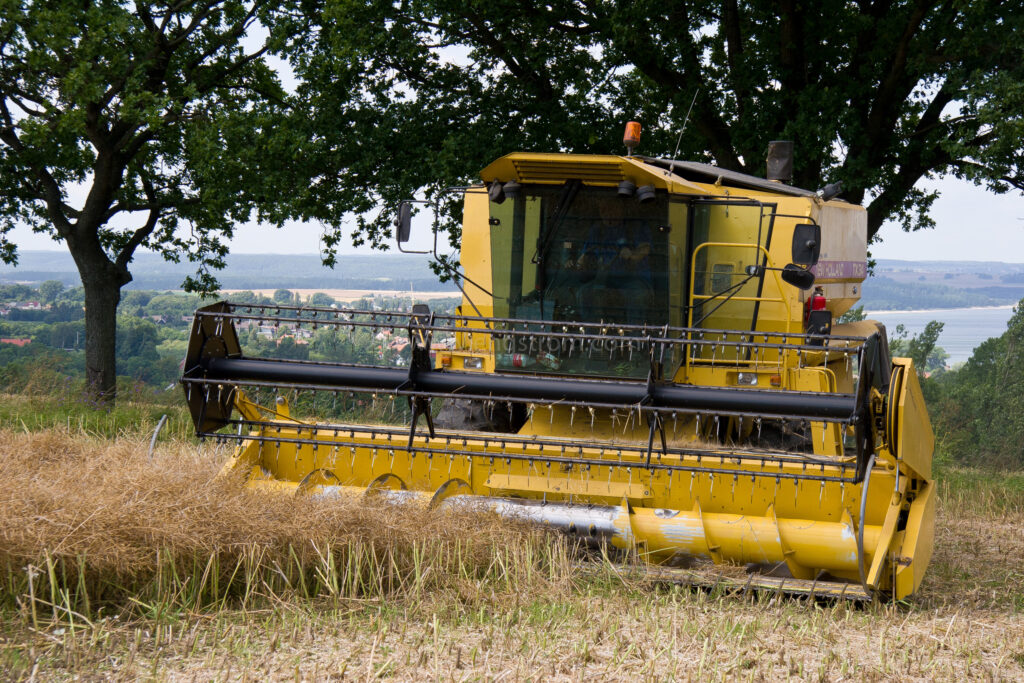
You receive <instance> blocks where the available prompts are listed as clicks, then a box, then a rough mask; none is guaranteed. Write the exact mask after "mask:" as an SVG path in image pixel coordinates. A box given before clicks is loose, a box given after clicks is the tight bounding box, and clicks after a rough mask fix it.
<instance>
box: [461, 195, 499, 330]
mask: <svg viewBox="0 0 1024 683" xmlns="http://www.w3.org/2000/svg"><path fill="white" fill-rule="evenodd" d="M488 216H489V202H488V200H487V193H486V192H484V191H483V190H482V189H481V190H476V191H469V192H466V195H465V205H464V210H463V216H462V255H461V263H462V267H463V269H464V270H465V273H466V275H467V278H466V279H465V280H464V282H463V286H464V287H465V291H466V296H467V297H469V298H470V299H472V301H473V303H474V304H476V307H477V309H479V311H480V314H481V315H484V316H490V315H494V307H493V304H492V302H491V297H490V295H489V294H487V292H489V291H491V287H492V285H491V235H490V224H489V223H488V221H487V219H488ZM470 281H472V282H475V283H477V284H479V285H480V287H482V288H484V289H486V290H487V291H486V292H485V291H483V290H482V289H480V288H478V287H476V286H475V285H473V284H472V283H471V282H470ZM463 307H464V309H465V312H466V315H476V313H475V312H474V309H473V307H472V306H470V305H469V302H468V301H466V300H465V299H464V300H463Z"/></svg>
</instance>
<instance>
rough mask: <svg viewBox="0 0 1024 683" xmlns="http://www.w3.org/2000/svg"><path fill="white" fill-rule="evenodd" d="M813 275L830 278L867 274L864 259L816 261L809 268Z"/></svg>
mask: <svg viewBox="0 0 1024 683" xmlns="http://www.w3.org/2000/svg"><path fill="white" fill-rule="evenodd" d="M811 272H812V273H814V276H815V277H818V278H821V279H824V280H831V279H836V280H838V279H845V278H865V277H867V274H868V264H867V262H866V261H818V263H817V264H815V265H814V266H813V267H812V268H811Z"/></svg>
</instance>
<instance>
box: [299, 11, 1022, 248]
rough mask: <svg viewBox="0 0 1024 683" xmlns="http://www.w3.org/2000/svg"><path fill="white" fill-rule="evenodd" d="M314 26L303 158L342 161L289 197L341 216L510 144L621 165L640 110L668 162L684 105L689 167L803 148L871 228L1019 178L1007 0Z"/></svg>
mask: <svg viewBox="0 0 1024 683" xmlns="http://www.w3.org/2000/svg"><path fill="white" fill-rule="evenodd" d="M316 21H317V22H318V23H319V25H320V27H319V30H318V32H317V33H316V34H315V35H313V36H311V38H310V40H307V41H304V42H302V43H301V44H296V50H295V51H294V52H293V54H292V60H293V65H294V67H295V70H296V73H297V74H299V76H300V77H301V78H302V81H303V82H302V84H301V85H300V92H301V94H302V96H303V101H304V102H305V103H306V106H307V107H308V112H309V115H308V117H307V119H306V122H305V123H304V124H303V125H305V126H306V127H307V128H308V130H309V131H316V133H315V134H312V133H311V134H308V135H307V136H306V137H307V138H308V139H309V140H310V141H311V143H310V145H309V149H310V150H311V152H316V153H313V154H311V157H310V158H311V159H314V160H318V159H324V160H326V159H332V160H336V161H333V162H332V163H331V164H329V165H325V166H322V167H320V168H319V169H316V172H317V173H318V178H319V180H318V182H313V183H311V184H310V187H309V188H307V189H306V190H305V191H303V192H302V193H300V194H298V195H296V196H295V201H296V205H297V206H298V207H299V211H300V212H304V213H306V214H308V215H309V216H317V217H321V218H325V219H327V220H328V221H329V222H331V224H332V225H339V223H338V221H337V217H338V216H339V215H340V214H341V212H343V211H356V212H357V213H361V212H364V211H368V210H370V209H372V208H374V205H375V204H376V203H377V202H379V201H384V202H385V203H387V204H389V205H391V206H392V207H393V206H394V205H395V204H396V203H397V201H398V200H400V199H402V198H404V197H405V196H407V195H410V194H411V193H413V192H415V191H418V190H423V189H424V188H425V192H426V194H427V195H428V196H437V194H438V192H439V190H440V189H441V188H443V187H445V186H447V185H450V184H457V183H460V182H465V181H467V180H471V179H472V178H474V177H476V174H477V173H478V171H479V169H480V168H481V167H483V166H484V165H485V164H487V163H488V162H489V161H490V160H492V159H493V158H495V157H497V156H499V155H502V154H505V153H508V152H510V151H515V150H519V149H527V150H536V151H558V150H562V151H570V152H600V153H614V152H616V151H619V150H621V142H620V141H619V136H620V135H621V130H622V124H623V123H624V121H626V120H628V119H634V118H635V119H637V120H640V121H642V122H643V123H644V125H645V127H646V128H647V131H646V132H645V134H644V137H645V139H644V141H643V142H642V144H641V151H642V152H643V153H645V154H650V155H658V156H671V155H672V153H673V150H674V148H675V145H676V140H677V136H679V135H680V133H681V131H683V124H684V120H685V118H686V114H687V111H688V109H689V107H690V104H691V102H693V112H692V115H691V116H690V119H689V123H688V125H687V127H686V129H685V132H684V134H683V135H682V137H681V141H680V144H679V149H680V154H679V156H680V157H681V158H690V159H696V160H701V161H707V162H713V163H715V164H717V165H719V166H721V167H723V168H727V169H732V170H736V171H742V172H747V173H754V174H758V175H759V174H761V173H762V169H763V168H764V166H763V164H764V162H763V159H764V156H765V150H766V147H767V143H768V141H769V140H772V139H792V140H794V141H795V142H796V158H795V177H794V182H795V184H797V185H800V186H802V187H808V188H811V189H817V188H819V187H822V186H823V185H824V184H826V183H828V182H834V181H842V183H843V185H844V187H845V192H844V197H845V198H846V199H847V200H849V201H852V202H856V203H861V204H864V205H865V206H866V207H867V210H868V225H869V236H871V237H874V236H875V235H876V234H878V230H879V228H880V227H881V225H882V224H883V222H884V221H886V220H890V219H893V220H897V221H899V222H901V223H902V225H903V228H904V229H918V228H921V227H928V226H930V225H932V221H931V219H930V218H929V216H928V210H929V207H930V206H931V204H932V202H933V201H934V199H935V194H934V193H931V192H926V191H924V190H922V189H921V188H920V187H919V183H920V182H921V181H922V180H924V179H926V178H929V177H933V176H941V175H954V176H956V177H959V178H963V179H965V180H968V181H973V182H975V183H980V184H983V185H985V186H987V187H988V188H990V189H992V190H994V191H996V192H1003V191H1007V190H1008V189H1011V188H1017V189H1022V188H1024V175H1022V170H1021V166H1020V163H1021V159H1022V158H1024V155H1022V149H1024V89H1021V88H1020V85H1019V84H1020V83H1021V82H1022V81H1024V60H1022V59H1021V54H1022V42H1024V12H1021V11H1020V8H1019V4H1018V3H1014V2H1008V1H1006V0H979V1H977V2H961V3H937V2H934V1H932V0H913V1H911V0H895V1H893V2H869V1H867V0H864V1H858V2H849V1H846V0H825V2H819V3H814V4H813V5H810V4H806V3H800V2H794V1H793V0H787V1H786V2H782V3H774V2H771V3H770V2H767V1H765V0H752V1H750V2H745V3H739V2H736V0H725V1H724V2H722V1H721V0H715V1H714V2H712V1H710V0H694V1H690V2H671V3H666V2H656V1H654V0H634V1H631V2H619V3H612V2H600V1H592V0H583V1H579V0H556V1H555V2H549V3H544V4H539V3H526V4H525V5H524V4H523V3H519V2H512V1H511V0H494V1H492V2H469V3H464V2H451V1H450V0H420V1H418V2H402V3H386V4H376V3H374V4H366V5H353V4H352V3H338V2H329V3H326V6H325V7H323V8H321V7H319V6H318V8H317V16H316ZM460 52H461V53H462V54H465V55H466V56H465V57H459V56H458V55H459V54H460ZM695 96H696V98H695V99H694V97H695ZM353 131H355V132H356V134H355V135H353V134H352V133H353ZM326 150H330V152H331V153H332V154H329V153H323V152H325V151H326ZM338 162H340V163H338ZM318 163H319V162H318V161H313V162H312V165H313V166H316V165H317V164H318ZM331 208H333V211H332V210H330V209H331ZM388 217H389V216H387V215H384V214H382V215H381V216H380V217H379V218H377V219H376V220H372V219H369V220H364V221H360V222H359V223H358V224H357V227H356V232H355V234H354V237H355V239H356V241H357V242H358V241H363V240H366V241H370V242H373V243H380V242H382V241H383V240H384V239H385V238H386V237H387V236H388V234H389V230H388V228H389V226H388V222H387V218H388ZM457 229H458V227H457V224H454V223H453V230H454V231H457ZM341 239H343V236H342V235H340V234H339V233H338V232H337V231H334V232H333V233H331V234H328V236H327V237H326V238H325V241H326V243H327V244H328V245H333V244H336V243H337V242H338V241H340V240H341Z"/></svg>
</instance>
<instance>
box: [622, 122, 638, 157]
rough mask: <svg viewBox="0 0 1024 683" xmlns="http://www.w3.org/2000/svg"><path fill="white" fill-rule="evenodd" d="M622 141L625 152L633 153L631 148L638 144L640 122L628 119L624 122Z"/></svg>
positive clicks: (630, 154)
mask: <svg viewBox="0 0 1024 683" xmlns="http://www.w3.org/2000/svg"><path fill="white" fill-rule="evenodd" d="M622 142H623V144H624V145H626V150H627V154H628V155H629V156H632V155H633V148H634V147H636V146H637V145H639V144H640V122H639V121H630V122H629V123H627V124H626V133H625V135H623V136H622Z"/></svg>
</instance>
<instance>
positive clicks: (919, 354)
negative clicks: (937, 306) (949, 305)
mask: <svg viewBox="0 0 1024 683" xmlns="http://www.w3.org/2000/svg"><path fill="white" fill-rule="evenodd" d="M945 326H946V323H942V322H939V321H937V320H932V321H930V322H929V323H927V324H926V325H925V326H924V329H923V330H921V333H920V334H915V335H914V336H913V337H910V338H908V337H907V329H906V328H905V327H904V326H903V325H897V326H896V329H895V330H893V333H892V336H891V337H890V338H889V352H890V353H891V354H892V355H893V356H906V357H908V358H910V359H911V360H912V361H914V367H915V368H917V372H918V373H919V374H922V375H923V374H924V373H925V372H926V371H932V370H941V369H942V368H944V367H946V360H947V359H948V358H949V354H948V353H947V352H946V350H945V349H943V348H942V347H940V346H937V344H938V341H939V336H940V335H941V334H942V328H943V327H945Z"/></svg>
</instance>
